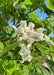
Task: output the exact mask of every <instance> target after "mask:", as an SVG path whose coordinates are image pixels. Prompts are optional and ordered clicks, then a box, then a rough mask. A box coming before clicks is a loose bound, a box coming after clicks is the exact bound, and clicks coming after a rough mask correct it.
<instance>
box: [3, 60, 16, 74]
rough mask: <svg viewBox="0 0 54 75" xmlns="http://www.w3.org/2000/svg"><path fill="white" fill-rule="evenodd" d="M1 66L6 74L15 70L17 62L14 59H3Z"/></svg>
mask: <svg viewBox="0 0 54 75" xmlns="http://www.w3.org/2000/svg"><path fill="white" fill-rule="evenodd" d="M3 68H4V70H5V71H6V72H7V74H9V75H11V74H12V73H13V72H14V71H15V70H17V63H16V61H14V60H10V61H9V62H8V61H5V62H4V63H3Z"/></svg>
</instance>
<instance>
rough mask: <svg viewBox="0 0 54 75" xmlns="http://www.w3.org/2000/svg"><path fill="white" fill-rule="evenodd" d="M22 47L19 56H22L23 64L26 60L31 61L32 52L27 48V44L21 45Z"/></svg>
mask: <svg viewBox="0 0 54 75" xmlns="http://www.w3.org/2000/svg"><path fill="white" fill-rule="evenodd" d="M20 47H21V50H20V51H19V54H20V55H21V56H22V62H24V61H25V60H27V61H31V60H32V56H31V55H30V53H31V52H30V50H29V49H28V48H27V47H26V46H25V44H21V45H20Z"/></svg>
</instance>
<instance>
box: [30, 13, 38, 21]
mask: <svg viewBox="0 0 54 75" xmlns="http://www.w3.org/2000/svg"><path fill="white" fill-rule="evenodd" d="M29 18H30V19H33V20H36V19H38V18H39V17H38V16H37V15H36V13H35V12H31V13H30V15H29Z"/></svg>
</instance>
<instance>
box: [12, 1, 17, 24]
mask: <svg viewBox="0 0 54 75" xmlns="http://www.w3.org/2000/svg"><path fill="white" fill-rule="evenodd" d="M12 10H13V16H14V25H15V16H16V13H15V11H14V7H13V0H12Z"/></svg>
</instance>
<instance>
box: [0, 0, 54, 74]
mask: <svg viewBox="0 0 54 75" xmlns="http://www.w3.org/2000/svg"><path fill="white" fill-rule="evenodd" d="M38 8H39V9H40V10H41V12H40V13H42V11H44V13H46V14H47V17H46V19H40V18H39V17H38V15H37V14H36V13H35V12H34V11H35V10H37V9H38ZM53 10H54V0H47V6H46V5H45V0H0V74H1V75H36V74H37V75H47V74H48V75H50V74H51V75H54V74H53V73H54V46H52V45H51V44H50V43H48V42H45V41H42V42H41V41H40V42H34V43H33V44H32V48H31V55H32V57H33V58H32V61H31V62H28V61H25V62H24V63H23V64H22V63H20V61H21V60H22V57H21V56H20V55H19V50H20V49H21V48H20V47H19V45H20V44H21V43H26V41H25V40H23V41H19V42H17V39H16V38H17V37H15V38H12V35H13V33H14V32H15V31H14V29H13V28H12V25H15V26H16V27H18V25H20V23H21V20H26V21H27V23H29V22H33V23H34V24H35V28H34V29H36V28H41V27H42V28H44V29H46V31H44V32H43V33H44V34H46V35H47V36H49V34H50V33H51V32H53V34H54V11H53ZM43 16H44V15H43ZM50 39H51V40H52V41H53V42H54V37H52V36H51V37H50Z"/></svg>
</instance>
